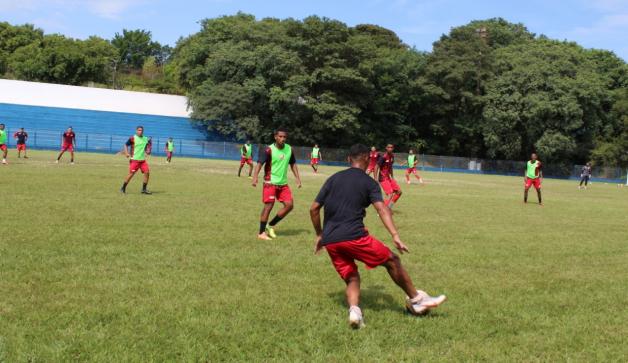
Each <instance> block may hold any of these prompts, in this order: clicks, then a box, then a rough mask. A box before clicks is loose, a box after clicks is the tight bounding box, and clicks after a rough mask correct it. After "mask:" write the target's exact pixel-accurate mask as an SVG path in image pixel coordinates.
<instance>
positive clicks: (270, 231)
mask: <svg viewBox="0 0 628 363" xmlns="http://www.w3.org/2000/svg"><path fill="white" fill-rule="evenodd" d="M266 234H267V235H268V236H269V237H270V238H277V235H276V234H275V229H274V228H273V227H271V226H267V227H266Z"/></svg>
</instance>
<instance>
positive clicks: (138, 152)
mask: <svg viewBox="0 0 628 363" xmlns="http://www.w3.org/2000/svg"><path fill="white" fill-rule="evenodd" d="M129 147H130V148H131V153H129ZM151 149H152V141H151V139H149V138H148V137H146V136H144V127H143V126H138V127H137V128H136V129H135V135H133V136H131V137H130V138H129V140H127V142H126V143H125V144H124V155H125V156H126V157H127V158H131V160H130V162H129V175H127V177H126V178H125V179H124V184H122V188H120V191H121V192H122V193H125V194H126V186H127V185H129V182H130V181H131V179H132V178H133V175H135V173H136V172H137V171H138V170H140V171H141V172H142V174H144V182H143V184H142V194H153V193H151V192H149V191H148V189H147V187H148V179H149V178H150V170H149V168H148V162H147V161H146V155H150V153H151Z"/></svg>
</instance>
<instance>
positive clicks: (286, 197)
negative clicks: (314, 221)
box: [251, 128, 301, 240]
mask: <svg viewBox="0 0 628 363" xmlns="http://www.w3.org/2000/svg"><path fill="white" fill-rule="evenodd" d="M287 138H288V132H287V131H286V130H285V129H282V128H280V129H277V131H275V143H274V144H272V145H270V146H268V147H266V148H265V149H263V150H260V153H259V159H258V160H257V165H256V166H255V172H254V173H253V180H252V182H251V184H252V185H253V186H254V187H255V186H257V181H258V177H259V173H260V171H261V170H262V167H264V190H263V192H262V202H263V203H264V208H263V209H262V215H261V216H260V223H259V234H258V235H257V238H258V239H261V240H270V239H273V238H276V237H277V235H276V234H275V230H274V228H273V227H274V226H275V225H277V223H279V222H280V221H281V220H282V219H283V218H285V217H286V215H288V213H290V211H292V208H293V207H294V203H293V201H292V192H291V191H290V187H289V186H288V167H290V169H291V170H292V173H293V174H294V177H295V178H296V180H297V187H299V188H301V177H300V176H299V169H298V168H297V163H296V162H297V160H296V158H295V156H294V153H293V152H292V148H291V147H290V145H288V144H286V139H287ZM276 201H279V202H281V203H282V204H283V208H282V209H281V210H279V212H277V215H276V216H275V218H273V219H272V220H271V221H270V223H268V218H269V216H270V212H271V211H272V209H273V206H274V205H275V202H276Z"/></svg>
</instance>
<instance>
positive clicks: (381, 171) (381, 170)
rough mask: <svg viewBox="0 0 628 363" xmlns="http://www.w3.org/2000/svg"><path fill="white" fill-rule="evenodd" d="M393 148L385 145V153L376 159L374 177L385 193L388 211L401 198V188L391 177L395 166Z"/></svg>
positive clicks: (390, 145) (391, 145)
mask: <svg viewBox="0 0 628 363" xmlns="http://www.w3.org/2000/svg"><path fill="white" fill-rule="evenodd" d="M394 150H395V147H394V146H393V144H388V145H386V152H385V153H384V154H382V155H380V156H379V158H378V159H377V167H376V170H375V175H376V176H377V180H379V183H380V184H381V186H382V189H384V193H386V198H387V200H386V206H387V207H388V208H390V209H392V208H393V206H394V205H395V203H396V202H397V201H398V200H399V198H401V194H402V192H401V188H399V184H397V181H396V180H395V177H394V176H393V168H394V166H395V154H394V153H393V151H394Z"/></svg>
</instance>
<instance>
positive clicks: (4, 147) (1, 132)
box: [0, 124, 9, 164]
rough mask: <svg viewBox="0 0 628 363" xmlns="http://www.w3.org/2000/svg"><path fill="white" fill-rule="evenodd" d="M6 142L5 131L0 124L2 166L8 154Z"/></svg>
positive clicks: (5, 162)
mask: <svg viewBox="0 0 628 363" xmlns="http://www.w3.org/2000/svg"><path fill="white" fill-rule="evenodd" d="M7 142H8V141H7V131H6V130H5V129H4V124H0V151H2V164H7V154H8V153H9V148H8V147H7Z"/></svg>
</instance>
